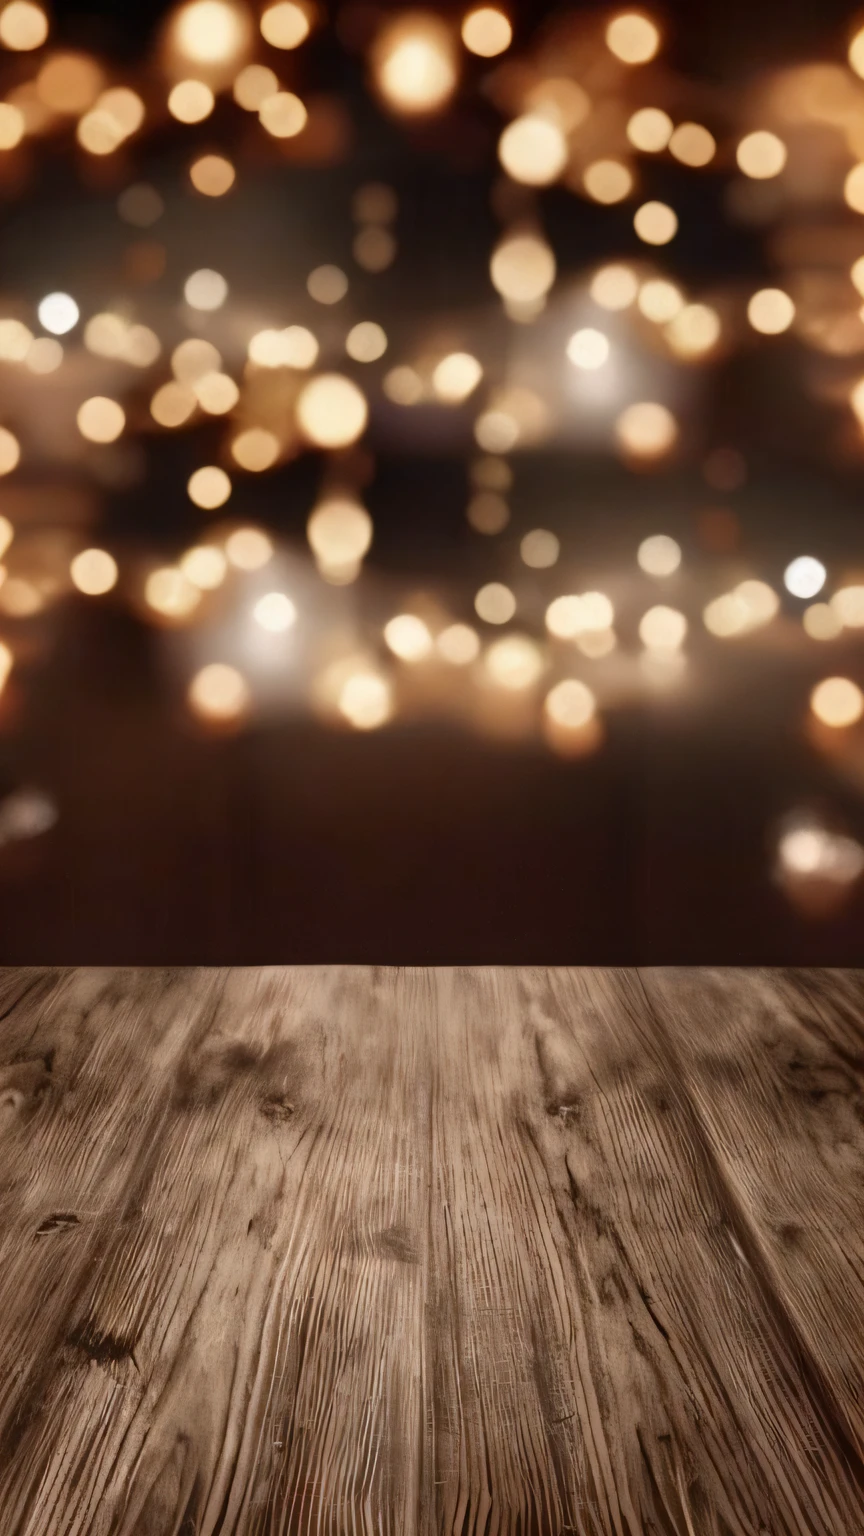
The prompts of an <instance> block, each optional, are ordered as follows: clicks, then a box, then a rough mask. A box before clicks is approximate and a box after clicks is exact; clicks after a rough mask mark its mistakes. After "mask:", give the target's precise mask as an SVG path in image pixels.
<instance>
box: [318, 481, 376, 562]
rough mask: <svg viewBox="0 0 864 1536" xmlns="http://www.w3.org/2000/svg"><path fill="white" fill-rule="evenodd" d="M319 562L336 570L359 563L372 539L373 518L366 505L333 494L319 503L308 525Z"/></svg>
mask: <svg viewBox="0 0 864 1536" xmlns="http://www.w3.org/2000/svg"><path fill="white" fill-rule="evenodd" d="M306 536H307V538H308V540H309V545H310V548H311V550H312V553H313V554H314V556H315V558H316V560H317V561H318V563H319V565H321V566H324V567H326V568H327V569H332V570H336V571H339V570H345V569H348V570H351V569H354V568H355V567H357V566H358V565H359V563H360V561H361V560H362V559H363V556H364V555H365V554H366V551H367V550H368V548H369V546H370V544H371V543H372V519H371V517H370V516H369V513H368V512H367V511H366V508H365V507H362V506H360V504H359V502H356V501H350V500H349V499H348V498H347V497H333V498H332V499H330V500H327V501H323V502H322V503H321V505H320V506H318V507H316V508H315V510H314V512H313V513H312V515H311V517H310V518H309V522H308V525H307V528H306Z"/></svg>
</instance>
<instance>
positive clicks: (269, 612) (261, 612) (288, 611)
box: [252, 592, 297, 635]
mask: <svg viewBox="0 0 864 1536" xmlns="http://www.w3.org/2000/svg"><path fill="white" fill-rule="evenodd" d="M252 612H253V616H254V619H255V623H256V624H258V625H260V627H261V629H266V630H267V632H268V634H271V635H284V634H285V633H286V631H287V630H289V629H290V628H291V626H292V625H293V624H295V623H296V621H297V609H296V607H295V605H294V603H292V601H291V599H290V597H289V596H288V595H287V593H285V592H265V594H264V596H263V597H259V599H258V601H257V603H256V604H255V607H254V609H253V610H252Z"/></svg>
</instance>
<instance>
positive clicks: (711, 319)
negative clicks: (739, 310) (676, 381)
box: [666, 304, 720, 357]
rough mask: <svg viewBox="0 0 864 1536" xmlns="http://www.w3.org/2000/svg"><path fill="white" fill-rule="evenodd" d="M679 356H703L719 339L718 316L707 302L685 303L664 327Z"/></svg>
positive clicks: (673, 348)
mask: <svg viewBox="0 0 864 1536" xmlns="http://www.w3.org/2000/svg"><path fill="white" fill-rule="evenodd" d="M666 338H667V340H668V342H669V345H670V346H671V348H672V350H673V352H675V353H677V355H678V356H679V357H703V356H704V354H705V353H706V352H710V351H711V349H712V347H715V346H716V345H717V342H718V341H719V340H720V316H719V315H718V313H717V311H716V310H715V309H712V308H711V306H710V305H709V304H687V305H685V307H684V308H683V309H682V310H681V311H680V312H679V313H678V314H677V315H676V316H675V319H674V320H672V321H670V323H669V325H668V326H667V327H666Z"/></svg>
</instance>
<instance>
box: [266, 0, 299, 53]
mask: <svg viewBox="0 0 864 1536" xmlns="http://www.w3.org/2000/svg"><path fill="white" fill-rule="evenodd" d="M309 32H310V21H309V11H308V9H307V7H306V6H305V5H298V4H296V3H295V0H277V3H276V4H275V5H268V6H267V8H266V9H265V10H264V11H263V12H262V14H261V36H262V37H263V38H264V41H265V42H266V43H269V44H270V47H271V48H286V49H288V48H299V47H300V44H301V43H304V42H305V41H306V39H307V37H308V36H309Z"/></svg>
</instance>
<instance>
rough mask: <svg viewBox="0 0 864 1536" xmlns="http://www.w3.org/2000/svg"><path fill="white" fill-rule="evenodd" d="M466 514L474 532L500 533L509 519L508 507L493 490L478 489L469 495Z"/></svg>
mask: <svg viewBox="0 0 864 1536" xmlns="http://www.w3.org/2000/svg"><path fill="white" fill-rule="evenodd" d="M466 516H467V518H468V522H469V523H470V525H471V527H472V528H473V529H474V531H475V532H476V533H486V534H495V533H501V531H502V530H503V529H504V528H506V527H507V524H508V523H509V521H510V508H509V507H508V505H507V503H506V501H505V500H504V498H503V496H499V495H497V493H496V492H495V491H480V492H478V494H477V495H476V496H472V497H471V500H470V501H469V503H468V510H467V512H466Z"/></svg>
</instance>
